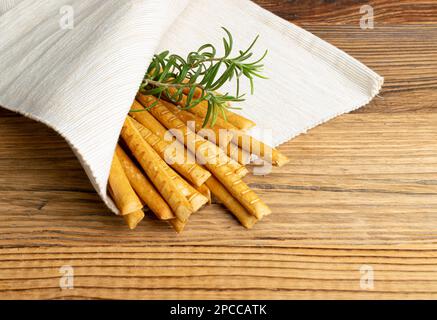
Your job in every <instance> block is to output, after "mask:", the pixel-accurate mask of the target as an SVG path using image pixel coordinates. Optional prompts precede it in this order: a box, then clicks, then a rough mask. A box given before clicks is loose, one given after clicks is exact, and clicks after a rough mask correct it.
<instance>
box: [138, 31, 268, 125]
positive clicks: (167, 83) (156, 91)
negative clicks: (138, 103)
mask: <svg viewBox="0 0 437 320" xmlns="http://www.w3.org/2000/svg"><path fill="white" fill-rule="evenodd" d="M223 30H224V31H225V33H226V37H224V38H223V46H224V55H223V56H217V49H216V48H215V47H214V45H212V44H209V43H208V44H205V45H203V46H201V47H200V48H199V49H198V50H197V51H194V52H191V53H189V54H188V56H187V58H186V59H184V58H182V57H181V56H179V55H176V54H170V52H169V51H164V52H162V53H160V54H157V55H155V56H154V57H153V60H152V62H151V64H150V66H149V68H148V70H147V73H146V76H145V77H144V80H143V82H142V84H141V87H140V92H141V93H143V94H145V95H154V96H157V97H158V98H161V97H162V96H165V97H166V98H167V99H169V100H171V101H172V102H174V103H176V104H177V103H178V102H180V101H181V99H182V98H183V96H184V93H185V94H186V95H187V103H186V107H185V108H184V109H190V108H193V107H195V106H196V105H198V104H199V103H201V102H202V101H207V102H208V112H207V114H206V117H205V120H204V126H205V125H206V124H208V123H210V124H211V125H212V126H213V125H214V124H215V122H216V119H217V116H218V114H219V112H220V113H221V114H223V117H224V118H225V119H226V116H225V112H224V110H225V109H227V108H230V107H229V103H230V102H241V101H244V96H245V94H241V93H240V81H241V78H243V77H244V78H247V79H248V80H249V82H250V88H251V94H253V93H254V79H255V78H263V79H266V77H264V76H263V75H261V72H262V71H263V68H264V65H263V64H262V61H263V60H264V58H265V57H266V55H267V53H268V51H266V52H265V53H264V55H263V56H262V57H261V58H259V59H257V60H255V61H249V59H251V58H252V57H253V53H252V52H251V50H252V49H253V47H254V46H255V44H256V42H257V41H258V38H259V36H257V37H256V38H255V40H254V41H253V42H252V43H251V45H250V46H249V47H248V48H247V49H246V50H245V51H241V50H240V51H239V53H238V55H236V56H235V57H231V55H232V53H233V49H234V40H233V37H232V34H231V33H230V32H229V31H228V30H227V29H226V28H223ZM232 80H235V83H236V84H235V88H236V92H235V94H234V95H231V94H229V93H226V94H220V93H217V90H219V89H220V88H221V87H222V86H223V85H224V84H225V83H226V82H228V81H232ZM199 92H200V95H199ZM152 107H154V105H152V106H150V108H152ZM133 111H135V110H133Z"/></svg>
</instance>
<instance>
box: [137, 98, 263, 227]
mask: <svg viewBox="0 0 437 320" xmlns="http://www.w3.org/2000/svg"><path fill="white" fill-rule="evenodd" d="M141 96H142V95H140V100H139V101H140V102H141V103H143V104H146V106H147V103H150V104H152V103H154V102H156V101H157V99H156V98H155V97H152V96H147V97H146V96H142V97H141ZM150 112H151V113H152V114H153V116H154V117H155V118H156V119H158V120H159V121H160V122H161V123H162V124H163V125H164V126H165V127H167V128H168V129H178V130H181V132H182V134H183V135H182V136H178V137H177V138H178V139H180V140H181V142H183V143H184V144H186V146H187V148H188V149H189V150H190V151H191V152H193V153H196V155H197V156H198V158H199V160H201V161H202V163H203V164H205V166H206V167H207V169H208V170H209V171H210V172H211V173H212V174H213V175H215V176H216V178H217V179H218V180H220V182H221V183H222V184H223V185H224V186H225V187H226V188H227V189H228V190H229V192H230V193H231V194H232V195H233V196H234V197H235V198H236V199H237V200H238V201H239V202H240V203H241V204H242V205H243V206H244V207H245V208H246V209H247V210H248V211H249V212H250V213H251V214H252V215H254V216H255V217H257V218H258V219H261V218H262V217H264V216H265V215H268V214H270V213H271V210H270V209H269V207H267V206H266V205H265V203H264V202H263V201H262V200H261V199H260V198H259V197H258V196H257V195H256V194H255V192H253V190H251V189H250V188H249V187H248V186H247V185H246V184H245V183H244V182H243V181H242V180H241V177H239V176H238V175H236V174H235V170H233V169H232V168H230V167H229V166H227V165H226V164H227V163H228V159H229V158H228V157H227V156H226V154H225V153H224V152H223V150H221V149H219V151H217V146H216V145H214V144H213V143H211V142H209V141H206V140H205V139H203V138H201V137H199V136H197V135H196V134H195V133H194V132H193V131H191V130H190V129H189V128H188V127H187V126H186V125H185V124H184V123H183V122H182V121H181V120H179V119H178V118H177V117H176V116H175V115H174V114H173V113H172V112H171V111H170V110H168V108H166V107H165V106H164V105H163V104H162V103H160V102H159V101H158V102H157V103H156V105H155V106H154V107H153V108H152V109H151V111H150ZM190 141H192V142H194V143H189V142H190ZM217 152H219V153H220V152H221V153H220V156H218V157H217Z"/></svg>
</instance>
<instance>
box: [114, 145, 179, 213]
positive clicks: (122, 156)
mask: <svg viewBox="0 0 437 320" xmlns="http://www.w3.org/2000/svg"><path fill="white" fill-rule="evenodd" d="M115 152H116V154H117V156H118V158H119V160H120V162H121V165H122V166H123V169H124V171H125V173H126V175H127V177H128V179H129V182H130V184H131V185H132V187H133V188H134V190H135V191H136V193H137V194H138V196H139V197H140V198H141V200H143V202H144V203H145V204H146V205H147V206H148V207H149V209H150V210H152V212H153V213H154V214H155V215H156V216H157V217H158V218H159V219H160V220H170V219H174V218H176V217H175V215H174V214H173V212H172V211H171V209H170V207H169V206H168V204H167V203H166V202H165V201H164V199H163V198H162V197H161V195H160V194H159V192H158V191H157V190H156V189H155V187H154V186H153V185H152V183H150V182H149V180H148V179H147V178H146V177H145V176H144V174H143V173H142V172H141V170H140V169H139V168H137V166H136V165H135V163H134V162H133V161H132V160H131V159H130V158H129V156H128V155H127V154H126V153H125V152H124V150H123V149H122V148H121V147H120V146H119V145H117V148H116V151H115Z"/></svg>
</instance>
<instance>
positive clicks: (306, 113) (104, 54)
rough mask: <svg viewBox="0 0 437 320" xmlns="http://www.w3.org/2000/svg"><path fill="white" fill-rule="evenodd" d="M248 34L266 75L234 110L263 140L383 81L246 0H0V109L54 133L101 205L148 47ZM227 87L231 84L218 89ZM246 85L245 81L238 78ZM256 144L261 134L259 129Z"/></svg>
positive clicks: (282, 137)
mask: <svg viewBox="0 0 437 320" xmlns="http://www.w3.org/2000/svg"><path fill="white" fill-rule="evenodd" d="M222 26H224V27H226V28H228V29H229V30H230V31H231V32H232V34H233V35H234V36H235V43H236V45H237V46H238V49H243V48H245V47H246V46H248V45H249V44H250V42H251V41H252V40H253V38H254V37H255V36H256V35H260V40H259V42H258V43H257V45H256V47H255V52H256V53H257V54H258V55H261V54H262V53H263V51H264V50H265V49H268V50H269V55H268V56H267V59H266V61H265V64H266V67H265V69H266V75H267V76H268V77H269V80H259V81H257V82H256V84H255V86H256V90H255V95H253V96H248V97H247V101H246V102H244V103H242V104H241V107H242V110H241V111H237V112H240V113H241V114H243V115H245V116H247V117H248V118H250V119H252V120H254V121H255V122H256V123H257V125H258V126H257V127H258V128H259V129H261V130H262V129H272V130H273V136H272V137H273V140H272V141H266V142H268V143H273V144H274V145H275V146H276V145H279V144H281V143H283V142H286V141H288V140H289V139H291V138H293V137H295V136H297V135H298V134H300V133H303V132H305V131H307V130H308V129H310V128H312V127H314V126H316V125H318V124H321V123H323V122H325V121H327V120H329V119H331V118H333V117H335V116H337V115H340V114H342V113H345V112H349V111H352V110H354V109H357V108H359V107H361V106H363V105H365V104H367V103H368V102H369V101H370V100H371V99H372V98H373V97H374V96H375V95H376V94H378V92H379V90H380V88H381V86H382V84H383V78H381V77H380V76H379V75H378V74H376V73H374V72H373V71H372V70H370V69H369V68H367V67H366V66H364V65H363V64H361V63H360V62H358V61H357V60H355V59H353V58H352V57H350V56H349V55H347V54H346V53H344V52H343V51H341V50H339V49H337V48H335V47H333V46H332V45H330V44H328V43H326V42H324V41H323V40H321V39H320V38H317V37H316V36H314V35H312V34H311V33H308V32H306V31H305V30H303V29H301V28H299V27H297V26H295V25H293V24H291V23H289V22H287V21H285V20H283V19H281V18H279V17H277V16H275V15H274V14H272V13H270V12H268V11H266V10H264V9H262V8H260V7H259V6H257V5H255V4H254V3H252V2H250V1H248V0H191V1H190V0H0V105H1V106H3V107H5V108H7V109H9V110H13V111H16V112H19V113H21V114H23V115H25V116H27V117H29V118H32V119H35V120H37V121H41V122H43V123H45V124H46V125H48V126H49V127H51V128H53V129H54V130H56V131H57V132H58V133H59V134H61V135H62V136H63V137H64V138H65V139H66V140H67V142H68V143H69V145H70V146H71V148H72V149H73V150H74V152H75V154H76V155H77V157H78V158H79V160H80V162H81V164H82V165H83V167H84V169H85V171H86V173H87V175H88V177H89V178H90V180H91V182H92V184H93V186H94V187H95V189H96V190H97V192H98V193H99V195H100V196H101V198H102V200H103V201H104V202H105V203H106V205H108V207H109V208H110V209H111V210H113V211H114V212H115V213H117V209H116V207H115V206H114V204H113V203H112V201H111V200H110V198H109V197H108V196H107V193H106V184H107V180H108V175H109V169H110V166H111V161H112V156H113V152H114V149H115V145H116V143H117V139H118V136H119V133H120V130H121V127H122V124H123V121H124V119H125V117H126V114H127V112H128V111H129V109H130V106H131V103H132V101H133V99H134V97H135V94H136V91H137V90H138V87H139V84H140V82H141V80H142V77H143V75H144V72H145V70H146V68H147V66H148V64H149V62H150V60H151V58H152V56H153V54H154V53H156V52H159V51H162V50H167V49H169V50H171V51H172V52H175V53H179V54H181V55H184V54H186V53H188V52H189V51H190V50H193V49H197V48H198V47H199V46H200V45H202V44H204V43H207V42H209V43H214V44H217V45H218V46H220V44H221V37H222V36H223V31H222V30H221V29H220V27H222ZM228 89H229V90H231V88H228ZM243 89H246V90H247V84H245V85H243ZM260 132H261V131H260V130H255V131H253V134H254V135H258V136H259V138H261V139H264V140H266V139H267V140H270V139H268V138H266V137H263V136H262V135H260Z"/></svg>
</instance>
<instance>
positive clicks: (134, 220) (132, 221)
mask: <svg viewBox="0 0 437 320" xmlns="http://www.w3.org/2000/svg"><path fill="white" fill-rule="evenodd" d="M123 218H124V221H125V222H126V224H127V225H128V227H129V229H131V230H134V229H135V228H136V227H137V226H138V224H139V223H140V222H141V220H143V219H144V211H143V210H138V211H135V212H132V213H129V214H127V215H125V216H123Z"/></svg>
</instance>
